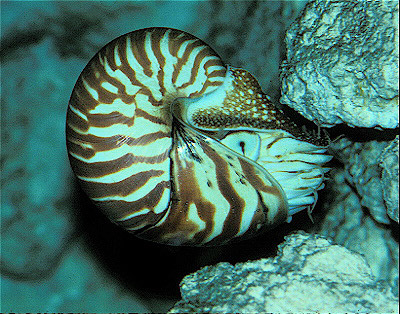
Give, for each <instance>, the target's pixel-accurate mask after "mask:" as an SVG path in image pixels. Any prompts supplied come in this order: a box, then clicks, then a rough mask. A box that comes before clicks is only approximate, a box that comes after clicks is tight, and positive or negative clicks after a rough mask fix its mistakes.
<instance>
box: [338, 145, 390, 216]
mask: <svg viewBox="0 0 400 314" xmlns="http://www.w3.org/2000/svg"><path fill="white" fill-rule="evenodd" d="M387 146H390V147H392V149H390V148H389V149H387V148H386V147H387ZM395 147H396V145H393V144H391V142H390V141H377V140H372V141H366V142H354V141H352V140H350V139H348V138H343V139H340V140H339V141H337V142H335V143H332V144H331V149H332V150H333V151H335V155H336V158H338V159H339V160H340V161H342V162H343V165H344V170H345V173H346V179H347V182H348V183H349V184H350V185H352V186H354V187H355V189H356V190H357V193H358V195H359V196H360V199H361V200H360V201H361V202H360V203H361V205H362V206H364V207H366V208H368V210H369V211H370V213H371V215H372V216H373V217H374V219H375V220H376V221H377V222H380V223H386V224H387V223H389V222H390V221H389V217H388V215H387V202H385V199H384V197H383V195H384V191H385V190H386V191H385V194H387V193H388V192H389V190H388V187H389V186H391V185H394V187H395V185H396V182H398V181H396V178H397V176H398V167H397V174H396V167H395V166H396V158H397V161H398V151H397V155H396V151H395V150H394V148H395ZM382 155H383V156H384V157H381V156H382ZM382 158H383V160H385V162H384V163H380V160H382ZM380 164H381V165H383V164H385V165H386V167H385V168H384V169H385V170H384V171H382V167H381V166H380ZM389 166H391V168H390V169H389V168H388V167H389ZM389 171H390V172H389ZM383 175H385V177H387V176H388V178H387V179H386V181H383V180H382V176H383ZM388 179H389V180H390V179H391V180H390V181H388ZM384 182H386V184H385V185H384ZM397 184H398V183H397ZM392 190H393V188H392ZM395 194H397V195H398V190H396V191H394V192H393V193H392V197H395ZM397 197H398V196H397ZM392 206H393V207H394V204H393V205H392ZM397 210H398V204H397Z"/></svg>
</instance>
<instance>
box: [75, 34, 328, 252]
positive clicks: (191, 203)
mask: <svg viewBox="0 0 400 314" xmlns="http://www.w3.org/2000/svg"><path fill="white" fill-rule="evenodd" d="M67 147H68V153H69V158H70V162H71V165H72V168H73V171H74V173H75V174H76V176H77V178H78V179H79V181H80V183H81V184H82V187H83V189H84V190H85V192H86V193H87V194H88V196H89V197H90V198H91V199H92V200H93V202H94V203H96V204H97V205H98V206H99V207H100V208H101V209H102V210H103V211H104V212H105V214H106V215H107V216H108V217H109V218H110V219H111V220H112V221H113V222H115V223H117V224H119V225H121V226H122V227H124V228H125V229H127V230H129V231H131V232H134V233H136V234H137V235H138V236H139V237H142V238H145V239H149V240H152V241H157V242H161V243H166V244H171V245H217V244H223V243H226V242H228V241H230V240H232V239H238V238H244V237H247V236H251V235H253V234H256V233H257V232H260V231H262V230H265V229H268V228H271V227H273V226H275V225H277V224H279V223H281V222H283V221H285V220H287V219H288V218H290V217H291V215H292V214H294V213H296V212H297V211H299V210H301V209H304V208H307V207H309V206H311V205H313V203H314V202H315V195H316V193H315V192H316V191H317V190H318V189H320V188H322V187H323V178H324V173H325V172H326V171H327V168H324V167H323V164H324V163H326V162H327V161H329V160H330V156H327V155H325V154H324V153H325V151H326V145H325V144H322V145H321V143H319V142H318V139H314V138H312V137H310V135H307V134H304V133H302V132H301V131H300V130H299V129H298V128H297V126H296V125H295V124H294V123H293V122H290V121H289V119H288V118H287V117H285V116H284V114H283V113H282V112H281V111H280V110H279V109H277V108H276V107H275V106H274V105H273V104H272V103H271V102H270V101H269V99H268V97H267V96H265V95H264V94H263V93H262V91H261V88H260V86H259V84H258V83H257V81H256V80H255V79H254V78H253V77H252V76H251V75H250V74H249V73H248V72H247V71H245V70H242V69H235V68H232V67H229V66H225V65H224V63H223V62H222V61H221V59H220V57H219V56H218V55H217V54H216V53H215V52H214V51H213V50H212V49H211V48H210V47H209V46H207V45H206V44H205V43H204V42H202V41H201V40H199V39H198V38H196V37H194V36H192V35H190V34H187V33H185V32H182V31H178V30H174V29H168V28H148V29H142V30H138V31H134V32H131V33H128V34H126V35H123V36H121V37H119V38H117V39H115V40H113V41H112V42H110V43H109V44H107V45H106V46H105V47H104V48H103V49H101V50H100V51H99V52H98V53H97V54H96V55H95V56H94V57H93V58H92V60H91V61H90V62H89V63H88V65H87V66H86V67H85V69H84V70H83V72H82V74H81V75H80V77H79V78H78V81H77V83H76V85H75V87H74V90H73V92H72V95H71V99H70V102H69V106H68V113H67Z"/></svg>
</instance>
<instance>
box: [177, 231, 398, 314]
mask: <svg viewBox="0 0 400 314" xmlns="http://www.w3.org/2000/svg"><path fill="white" fill-rule="evenodd" d="M181 293H182V300H181V301H179V302H178V303H177V304H176V305H175V307H174V308H173V309H172V310H171V311H170V313H186V312H207V313H215V312H241V313H246V312H247V313H250V312H252V313H260V312H298V313H300V312H336V313H338V312H381V313H382V312H386V313H394V312H397V310H398V307H397V306H398V300H397V299H396V297H395V296H394V295H393V294H392V292H391V291H390V288H389V286H388V285H387V284H385V283H383V282H377V281H376V279H375V278H374V276H373V275H372V271H371V269H370V267H369V266H368V264H367V263H366V261H365V259H364V258H363V257H362V256H361V255H359V254H357V253H353V252H351V251H349V250H348V249H346V248H344V247H342V246H339V245H335V244H332V243H331V242H330V241H329V240H327V239H325V238H323V237H321V236H317V235H309V234H306V233H298V234H293V235H290V236H288V237H286V241H285V242H284V243H283V244H281V245H280V246H279V248H278V255H277V256H276V257H275V258H268V259H261V260H258V261H249V262H247V263H241V264H237V265H235V266H233V265H231V264H228V263H220V264H218V265H216V266H208V267H205V268H203V269H201V270H199V271H197V272H196V273H194V274H191V275H189V276H186V277H185V278H184V279H183V281H182V283H181Z"/></svg>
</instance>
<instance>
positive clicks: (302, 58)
mask: <svg viewBox="0 0 400 314" xmlns="http://www.w3.org/2000/svg"><path fill="white" fill-rule="evenodd" d="M397 37H398V1H384V0H379V1H326V0H317V1H310V2H309V3H308V4H307V6H306V8H305V10H304V11H303V12H302V14H301V16H300V17H299V18H298V19H297V20H296V22H295V23H293V24H292V26H291V28H290V29H289V30H288V32H287V36H286V46H287V60H286V61H285V62H284V64H283V66H282V97H281V102H282V103H284V104H288V105H289V106H290V107H292V108H294V109H295V110H296V111H299V112H300V113H301V114H302V115H303V116H305V117H306V118H307V119H309V120H313V121H315V122H317V123H318V124H319V125H320V126H325V127H332V126H334V125H336V124H340V123H345V124H347V125H349V126H359V127H368V128H372V127H382V128H396V127H398V125H399V122H398V121H399V113H398V110H399V109H398V102H399V85H398V80H399V78H398V71H399V67H398V65H399V50H398V39H397Z"/></svg>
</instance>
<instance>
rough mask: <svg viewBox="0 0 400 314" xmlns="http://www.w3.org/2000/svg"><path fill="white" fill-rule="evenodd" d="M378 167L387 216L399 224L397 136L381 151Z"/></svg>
mask: <svg viewBox="0 0 400 314" xmlns="http://www.w3.org/2000/svg"><path fill="white" fill-rule="evenodd" d="M379 165H380V166H381V167H382V188H383V198H384V199H385V204H386V208H387V214H388V216H389V217H390V218H391V219H393V220H394V221H396V222H397V223H398V222H399V136H397V137H396V139H395V140H393V141H392V142H390V143H389V144H388V145H387V146H386V148H385V149H384V150H383V152H382V154H381V156H380V158H379Z"/></svg>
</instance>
